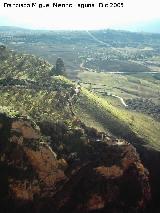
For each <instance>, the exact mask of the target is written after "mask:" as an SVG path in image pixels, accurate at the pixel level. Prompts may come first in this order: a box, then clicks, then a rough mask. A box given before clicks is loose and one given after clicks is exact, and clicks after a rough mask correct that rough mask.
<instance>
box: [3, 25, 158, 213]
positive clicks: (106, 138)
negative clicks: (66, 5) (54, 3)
mask: <svg viewBox="0 0 160 213" xmlns="http://www.w3.org/2000/svg"><path fill="white" fill-rule="evenodd" d="M159 41H160V36H159V34H145V33H130V32H123V31H112V30H102V31H92V32H90V31H88V32H87V31H73V32H72V31H54V32H53V31H38V30H35V31H34V30H25V29H19V28H7V27H0V42H1V43H2V44H1V45H0V92H1V95H0V103H1V104H0V133H1V135H0V136H1V141H2V142H1V146H2V149H1V152H0V154H1V156H0V157H1V158H0V166H1V167H0V168H1V169H3V171H4V176H3V178H2V179H0V184H1V185H2V184H3V183H4V182H5V178H6V175H7V172H6V171H10V169H9V168H10V165H11V167H12V169H13V170H15V171H17V170H18V171H19V172H20V171H21V172H22V173H23V178H24V180H25V182H23V178H20V179H18V178H19V177H16V176H14V175H13V174H14V173H13V174H12V173H9V177H10V178H9V179H7V181H8V184H9V185H7V187H9V190H11V192H12V193H11V197H8V196H9V194H8V191H7V192H6V191H5V190H6V188H5V189H4V190H3V193H4V194H5V193H6V194H5V196H6V197H3V199H4V200H5V202H7V199H9V202H11V203H12V204H13V206H14V211H15V212H16V211H17V210H18V211H22V210H23V208H27V209H31V212H35V210H36V211H37V212H38V213H39V212H44V209H45V206H47V209H48V211H49V212H58V213H59V212H67V211H70V212H84V213H85V212H93V211H98V212H104V211H107V212H110V213H113V212H114V213H115V212H118V213H121V212H124V211H126V212H131V213H132V212H135V211H136V212H138V213H139V212H141V208H142V209H143V212H146V213H151V212H153V211H152V210H153V209H154V212H155V213H156V212H158V210H159V209H160V207H159V202H158V198H159V195H160V190H159V185H160V184H159V177H160V169H159V168H158V167H157V165H158V164H159V162H160V143H159V138H160V131H159V130H160V69H159V67H160V60H159V59H160V45H159V44H160V43H159ZM57 58H61V59H63V61H64V66H65V69H64V76H62V75H59V76H58V75H55V70H56V67H57ZM77 86H79V87H80V88H79V87H78V88H79V91H78V93H76V92H75V91H76V88H77ZM6 122H7V123H6ZM37 134H38V136H37ZM51 152H53V153H54V156H52V154H53V153H52V154H51ZM9 153H13V155H11V157H9V156H10V155H9ZM17 153H20V154H17ZM41 154H42V155H41ZM101 155H102V156H101ZM15 156H17V157H15ZM21 156H25V158H26V159H27V161H26V164H25V163H24V160H20V159H22V157H21ZM43 156H45V157H43ZM100 156H101V157H100ZM14 158H15V159H16V160H14ZM47 159H49V160H47ZM21 161H22V162H23V165H24V166H23V165H22V164H21V163H20V162H21ZM44 162H46V168H45V166H44ZM25 167H27V168H28V169H30V171H32V174H33V176H32V177H31V176H30V175H29V174H28V176H26V175H25V173H24V171H22V170H25ZM144 167H145V168H147V169H145V168H144ZM8 169H9V170H8ZM34 169H35V171H34ZM50 169H51V171H52V170H53V171H54V172H53V174H52V172H51V174H50V171H49V170H50ZM21 172H20V173H21ZM20 173H18V174H20ZM45 173H46V175H47V176H46V177H45ZM86 174H87V175H86ZM135 174H136V175H135ZM88 177H90V179H91V180H92V182H91V184H90V183H89V180H88ZM93 177H94V178H93ZM128 180H129V181H128ZM41 181H42V182H41ZM85 181H86V182H85ZM5 183H6V182H5ZM26 183H27V185H26ZM41 183H42V185H41ZM102 183H103V184H102ZM143 183H145V184H143ZM6 184H7V183H6ZM79 184H82V186H83V188H82V190H80V188H79ZM101 184H102V185H103V186H105V190H106V191H105V193H103V190H101V188H102V185H101ZM115 184H116V185H115ZM125 184H127V186H128V187H129V186H131V185H132V184H133V186H135V188H134V189H130V188H129V189H130V190H132V191H133V197H132V196H131V195H130V193H129V191H128V190H127V189H126V188H125ZM29 185H30V186H29ZM24 186H25V187H24ZM43 186H44V190H43ZM95 186H96V187H97V188H96V187H95ZM115 186H117V187H115ZM138 186H139V189H138ZM94 187H95V188H94ZM98 187H100V188H98ZM112 187H113V188H114V187H115V188H114V190H113V191H114V193H113V194H112V193H111V188H112ZM136 187H137V188H136ZM92 189H93V190H92ZM75 190H77V194H74V191H75ZM84 190H85V191H86V194H85V198H84V200H83V199H80V198H79V197H81V195H82V194H83V193H84ZM134 190H135V191H134ZM144 191H146V194H145V193H144ZM117 192H118V194H116V193H117ZM3 193H2V194H3ZM21 193H22V195H20V194H21ZM87 193H88V194H87ZM105 194H107V195H108V196H109V197H110V199H111V200H110V201H107V198H106V196H105ZM14 196H15V197H16V200H14V199H13V197H14ZM36 196H37V197H36ZM76 196H77V197H76ZM127 196H128V198H127ZM130 196H131V197H130ZM35 197H36V198H35ZM18 199H20V200H21V203H22V204H21V205H20V206H19V205H18V204H17V200H18ZM23 199H24V200H26V203H25V202H24V203H23ZM36 199H37V200H36ZM61 199H62V200H63V203H61ZM117 199H118V202H117V201H116V200H117ZM119 200H120V201H119ZM40 201H42V204H41V205H42V206H41V205H40ZM5 202H4V203H5ZM36 202H38V204H39V205H40V206H39V207H36ZM108 202H109V203H108ZM84 203H85V204H84ZM2 204H3V203H0V205H2ZM51 205H53V209H50V206H51ZM2 206H3V205H2ZM114 206H115V207H114ZM4 208H5V205H4ZM38 208H40V209H41V210H40V209H38ZM28 211H29V210H26V213H28ZM4 212H5V210H4ZM10 212H11V210H9V213H10Z"/></svg>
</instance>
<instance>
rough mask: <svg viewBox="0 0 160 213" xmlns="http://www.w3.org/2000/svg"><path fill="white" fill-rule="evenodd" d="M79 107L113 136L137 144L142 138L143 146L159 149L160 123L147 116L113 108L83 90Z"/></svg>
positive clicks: (101, 99) (81, 114)
mask: <svg viewBox="0 0 160 213" xmlns="http://www.w3.org/2000/svg"><path fill="white" fill-rule="evenodd" d="M81 106H83V109H84V111H85V113H89V114H91V115H92V116H93V117H94V119H95V118H96V119H97V120H98V121H99V122H100V123H101V124H103V126H104V128H107V129H108V130H110V131H111V132H112V133H114V134H115V135H117V136H119V137H123V138H126V139H128V140H129V139H130V140H132V141H134V142H136V140H137V142H138V138H142V139H143V141H144V142H145V143H146V144H145V145H148V146H150V147H154V148H156V149H160V143H159V138H160V131H159V129H160V123H159V122H157V121H155V120H154V119H152V118H150V117H149V116H145V115H142V114H139V113H134V112H130V111H126V110H123V109H120V108H117V107H113V106H112V105H110V104H109V103H108V102H107V101H106V100H104V99H103V98H101V97H98V96H96V95H94V94H92V93H90V92H88V91H87V90H85V89H83V98H82V100H81V101H80V102H79V107H80V108H81ZM80 111H81V110H79V115H80V116H81V117H83V113H81V112H80ZM82 111H83V110H82ZM85 113H84V114H85ZM84 116H85V115H84ZM84 120H85V117H84Z"/></svg>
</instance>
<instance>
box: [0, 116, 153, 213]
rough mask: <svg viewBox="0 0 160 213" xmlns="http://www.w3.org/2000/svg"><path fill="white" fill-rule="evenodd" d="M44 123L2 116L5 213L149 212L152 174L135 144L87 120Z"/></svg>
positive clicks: (0, 192)
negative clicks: (70, 124) (68, 123)
mask: <svg viewBox="0 0 160 213" xmlns="http://www.w3.org/2000/svg"><path fill="white" fill-rule="evenodd" d="M40 127H41V130H40V129H39V127H38V126H36V124H34V123H33V122H31V121H30V120H28V119H25V118H9V117H7V116H6V115H4V114H0V146H1V150H0V174H1V176H0V212H2V213H4V212H7V213H10V212H12V213H13V212H16V213H17V212H22V211H23V212H26V213H28V212H31V213H32V212H37V213H39V212H41V213H42V212H82V213H83V212H84V213H85V212H109V213H116V212H117V213H121V212H130V213H132V212H145V210H146V207H147V205H148V203H149V201H150V199H151V193H150V186H149V179H148V178H149V174H148V172H147V170H146V169H145V168H144V167H143V165H142V163H141V161H140V159H139V156H138V154H137V152H136V150H135V148H134V147H133V146H132V145H130V144H129V143H126V142H125V141H118V140H115V139H114V138H113V137H111V136H107V135H104V134H103V133H98V132H97V131H96V130H95V129H91V128H87V127H86V126H83V125H82V124H81V125H79V127H77V128H76V129H72V130H69V128H67V127H66V126H65V125H64V124H62V123H55V124H54V123H52V124H50V123H49V122H48V123H43V124H42V123H41V124H40ZM46 127H47V128H46ZM41 131H42V132H43V133H44V134H45V135H46V136H50V140H48V139H49V137H46V136H43V135H42V133H41ZM82 136H83V137H82ZM102 136H103V137H102ZM102 138H103V140H102ZM100 139H101V140H100ZM76 142H77V143H76Z"/></svg>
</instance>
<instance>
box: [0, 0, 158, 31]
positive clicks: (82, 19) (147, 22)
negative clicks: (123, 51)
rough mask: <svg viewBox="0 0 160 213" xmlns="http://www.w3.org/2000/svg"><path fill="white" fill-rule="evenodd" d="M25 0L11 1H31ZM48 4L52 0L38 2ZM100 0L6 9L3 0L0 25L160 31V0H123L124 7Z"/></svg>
mask: <svg viewBox="0 0 160 213" xmlns="http://www.w3.org/2000/svg"><path fill="white" fill-rule="evenodd" d="M30 2H31V1H29V2H26V1H25V0H21V1H19V2H18V1H15V0H13V1H12V2H8V3H12V4H13V3H30ZM35 2H36V3H37V4H39V3H43V4H46V3H49V4H50V5H52V3H53V2H52V0H48V1H47V0H45V1H43V2H42V1H40V0H36V1H35ZM100 2H102V3H106V2H105V1H99V0H93V1H91V0H88V1H86V0H85V1H83V2H80V1H79V0H70V1H67V0H63V2H61V1H60V0H58V1H57V3H72V4H73V7H72V8H53V7H52V6H50V7H49V8H46V7H44V8H37V7H35V8H18V7H12V8H5V7H3V3H5V1H4V0H2V1H1V2H0V9H1V14H0V26H16V27H21V28H26V29H35V30H100V29H113V30H127V31H132V32H153V33H157V32H158V33H160V13H159V8H160V1H159V0H152V1H147V2H146V1H145V0H141V1H139V0H134V1H128V0H122V1H121V2H122V3H123V4H124V7H122V8H121V7H120V8H113V7H112V8H104V7H103V8H99V7H98V4H99V3H100ZM114 2H120V1H117V0H116V1H114ZM78 3H94V4H95V7H94V8H78V7H77V4H78Z"/></svg>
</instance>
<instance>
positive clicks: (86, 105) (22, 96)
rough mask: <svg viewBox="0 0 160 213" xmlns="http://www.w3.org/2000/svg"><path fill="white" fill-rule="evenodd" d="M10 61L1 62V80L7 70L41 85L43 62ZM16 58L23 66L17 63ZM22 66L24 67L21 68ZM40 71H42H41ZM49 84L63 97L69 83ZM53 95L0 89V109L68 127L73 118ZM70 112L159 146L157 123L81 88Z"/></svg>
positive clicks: (46, 68)
mask: <svg viewBox="0 0 160 213" xmlns="http://www.w3.org/2000/svg"><path fill="white" fill-rule="evenodd" d="M26 57H27V62H26ZM11 58H12V57H9V58H8V60H5V61H4V60H3V61H1V67H0V72H1V77H5V75H7V71H9V72H10V74H12V76H14V77H18V78H26V79H29V78H31V77H32V76H34V80H36V81H37V84H38V82H39V81H40V80H41V82H43V81H44V79H45V80H46V77H45V76H46V75H47V76H49V72H50V69H49V68H50V66H49V64H48V63H46V62H45V63H42V61H41V60H39V59H37V58H34V57H32V56H26V55H25V56H22V55H21V56H18V55H17V56H16V55H15V54H14V56H13V59H14V60H12V59H11ZM18 59H19V60H20V61H21V62H23V63H20V62H19V60H18ZM33 62H34V63H33ZM26 63H27V65H25V64H26ZM26 66H27V68H26ZM4 70H6V74H5V73H3V71H4ZM41 70H44V71H43V72H41ZM24 72H25V73H24ZM30 74H31V75H30ZM2 75H3V76H2ZM49 84H51V85H52V86H53V87H54V86H55V85H56V84H60V85H61V86H62V91H63V92H64V94H65V92H66V91H69V89H70V87H71V86H72V82H70V81H69V80H67V79H66V78H63V77H55V78H52V80H49ZM157 87H158V86H157ZM55 94H56V93H55V91H54V90H47V89H46V88H43V87H41V88H38V89H31V88H30V89H26V88H23V89H22V88H17V87H14V86H12V87H10V86H9V87H4V88H3V87H1V96H0V103H1V107H0V110H1V111H7V112H9V113H10V114H16V113H17V112H18V113H19V114H21V115H29V116H31V117H33V118H34V119H36V120H37V121H38V120H54V121H57V120H64V121H65V122H67V123H68V124H69V125H70V124H71V121H72V120H73V119H74V118H72V116H71V114H70V110H69V107H68V105H67V104H64V106H62V107H57V106H56V103H57V100H56V98H55ZM74 111H75V112H76V116H77V117H79V118H80V119H82V120H83V121H84V122H85V123H87V124H88V125H90V126H93V127H96V128H98V129H99V130H109V131H110V132H112V133H114V134H115V135H117V136H119V137H124V138H126V139H129V140H130V139H133V141H134V142H136V140H137V141H138V137H140V138H143V140H144V141H146V144H148V145H149V146H151V147H155V148H156V149H159V147H160V145H159V138H160V131H159V129H160V123H158V122H156V121H154V120H153V119H151V118H150V117H148V116H144V115H142V114H138V113H132V112H129V111H126V110H123V109H120V108H116V107H113V106H112V105H111V104H109V103H108V102H107V101H106V100H104V99H103V98H100V97H98V96H96V95H95V94H92V93H90V92H89V91H88V90H86V89H82V92H81V96H80V98H79V100H78V102H77V104H76V105H75V106H74Z"/></svg>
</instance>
